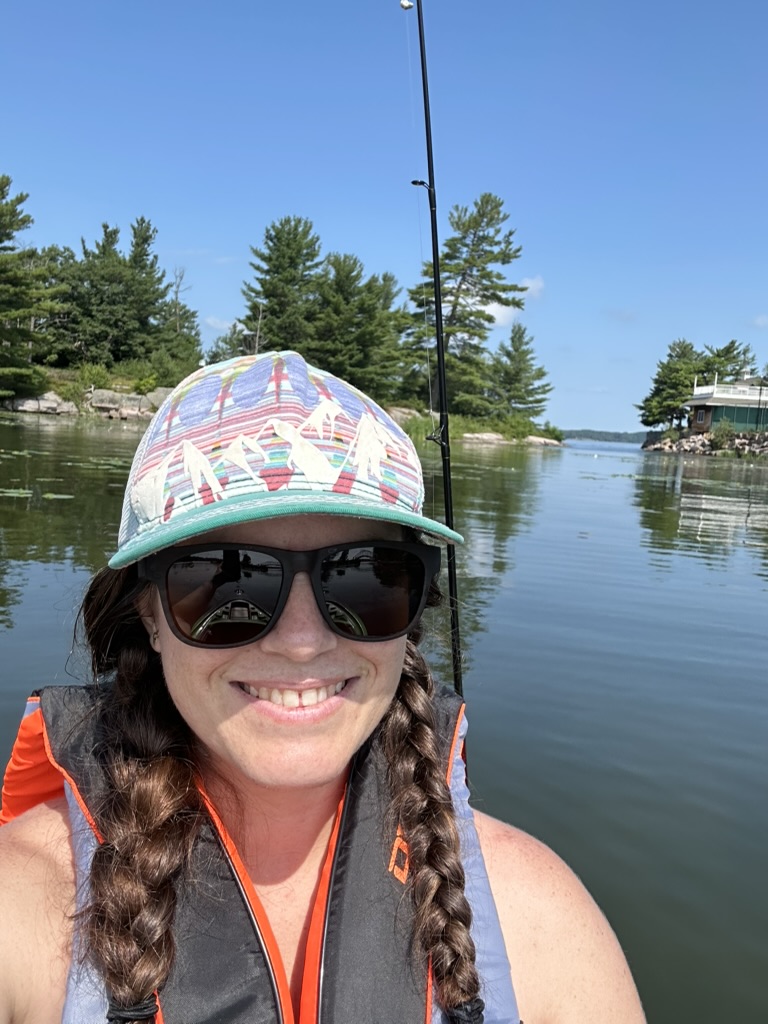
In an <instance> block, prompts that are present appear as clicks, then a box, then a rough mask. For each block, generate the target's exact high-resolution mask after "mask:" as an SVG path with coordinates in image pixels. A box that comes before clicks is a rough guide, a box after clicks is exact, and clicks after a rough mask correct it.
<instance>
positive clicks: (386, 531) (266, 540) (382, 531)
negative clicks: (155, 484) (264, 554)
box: [194, 515, 404, 551]
mask: <svg viewBox="0 0 768 1024" xmlns="http://www.w3.org/2000/svg"><path fill="white" fill-rule="evenodd" d="M403 539H404V532H403V528H402V527H401V526H398V525H397V524H396V523H385V522H380V521H378V520H375V519H361V518H358V517H357V516H323V515H300V516H281V517H278V518H276V519H268V520H265V521H264V520H263V521H260V522H250V523H236V524H234V525H232V526H225V527H222V528H221V529H219V530H212V531H211V532H210V533H206V534H203V535H202V536H200V537H195V538H194V543H195V544H198V543H205V542H206V541H209V540H210V541H212V542H217V543H222V544H248V545H258V544H263V545H264V546H265V547H270V548H285V549H287V550H291V549H292V550H295V551H300V550H309V549H312V548H322V547H327V546H329V545H331V544H345V543H347V542H348V541H363V540H403Z"/></svg>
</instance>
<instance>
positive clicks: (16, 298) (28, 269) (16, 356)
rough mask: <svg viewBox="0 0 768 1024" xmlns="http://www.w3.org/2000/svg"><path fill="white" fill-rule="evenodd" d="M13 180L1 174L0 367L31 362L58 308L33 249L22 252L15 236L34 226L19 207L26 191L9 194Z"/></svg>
mask: <svg viewBox="0 0 768 1024" xmlns="http://www.w3.org/2000/svg"><path fill="white" fill-rule="evenodd" d="M11 184H12V180H11V178H10V177H9V176H8V175H7V174H3V175H0V364H5V365H14V364H19V363H21V362H31V361H32V359H33V357H34V355H35V354H36V353H35V349H36V344H37V342H39V340H40V339H39V336H38V331H39V328H40V326H41V325H42V323H44V321H45V320H46V319H47V318H48V317H49V316H51V315H53V314H54V313H55V311H56V308H57V305H58V304H57V301H56V296H55V295H54V294H52V293H51V294H47V293H46V289H45V281H46V277H47V273H46V270H45V268H44V266H42V264H41V261H40V259H39V257H38V254H37V253H36V252H35V250H34V249H25V248H23V247H22V246H21V245H20V244H19V242H18V241H17V238H16V236H17V235H18V234H19V233H20V232H22V231H26V230H27V229H28V228H29V227H30V226H31V225H32V223H33V221H32V217H31V216H30V215H29V214H28V213H24V212H23V210H22V207H23V205H24V203H25V202H26V201H27V199H28V198H29V196H28V194H27V193H26V192H19V193H18V194H17V195H15V196H11V195H10V191H11Z"/></svg>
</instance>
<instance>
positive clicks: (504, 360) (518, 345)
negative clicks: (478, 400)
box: [491, 323, 552, 420]
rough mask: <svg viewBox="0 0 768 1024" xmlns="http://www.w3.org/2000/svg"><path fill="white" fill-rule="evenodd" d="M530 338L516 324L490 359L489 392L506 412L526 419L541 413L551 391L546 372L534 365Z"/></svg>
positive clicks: (520, 325)
mask: <svg viewBox="0 0 768 1024" xmlns="http://www.w3.org/2000/svg"><path fill="white" fill-rule="evenodd" d="M532 342H533V339H532V338H530V337H529V336H528V334H527V333H526V330H525V327H523V325H522V324H521V323H515V324H513V326H512V331H511V333H510V337H509V344H508V345H504V344H501V345H499V348H498V352H497V353H496V354H495V355H494V356H493V358H492V360H491V381H492V385H491V395H492V397H493V400H494V403H496V404H497V405H498V407H499V408H500V409H502V410H503V411H504V412H505V413H518V414H521V415H523V416H526V417H527V418H528V419H531V420H533V419H536V418H537V417H539V416H541V415H542V413H543V412H544V409H545V408H546V405H547V399H548V398H549V395H550V393H551V391H552V385H551V384H550V383H549V382H548V381H547V379H546V377H547V371H546V370H545V369H544V367H543V366H537V365H536V363H535V361H534V359H535V357H534V351H533V344H532Z"/></svg>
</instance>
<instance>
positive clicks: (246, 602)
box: [166, 548, 283, 646]
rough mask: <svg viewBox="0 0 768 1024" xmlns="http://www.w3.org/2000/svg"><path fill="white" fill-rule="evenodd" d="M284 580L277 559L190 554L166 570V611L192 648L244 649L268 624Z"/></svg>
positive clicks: (236, 553) (237, 552)
mask: <svg viewBox="0 0 768 1024" xmlns="http://www.w3.org/2000/svg"><path fill="white" fill-rule="evenodd" d="M282 579H283V571H282V567H281V565H280V563H279V562H278V561H277V559H275V558H273V557H272V556H271V555H266V554H264V553H263V552H260V551H249V550H247V549H231V548H218V549H216V548H212V549H211V550H209V551H193V552H190V554H189V555H187V556H182V557H181V558H177V559H176V561H175V562H173V563H172V564H171V566H170V568H169V569H168V574H167V577H166V586H167V594H168V606H169V608H170V611H171V615H172V616H173V620H174V622H175V623H176V626H177V628H178V629H179V631H180V632H181V633H182V635H183V636H185V637H186V638H187V639H189V640H193V641H194V642H195V643H198V644H201V645H204V646H230V645H232V646H234V645H235V644H241V643H248V642H250V641H252V640H256V639H258V637H259V636H260V635H261V634H262V633H263V632H264V630H265V629H266V628H267V626H268V625H269V623H270V622H271V620H272V616H273V614H274V611H275V608H276V607H277V602H278V598H279V596H280V587H281V584H282Z"/></svg>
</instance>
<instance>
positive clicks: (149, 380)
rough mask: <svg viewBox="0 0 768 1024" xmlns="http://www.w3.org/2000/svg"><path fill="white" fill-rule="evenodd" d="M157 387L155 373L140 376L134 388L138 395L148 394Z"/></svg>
mask: <svg viewBox="0 0 768 1024" xmlns="http://www.w3.org/2000/svg"><path fill="white" fill-rule="evenodd" d="M156 387H157V377H156V376H155V375H154V374H150V375H149V376H148V377H140V378H139V380H136V381H134V383H133V390H134V392H135V393H136V394H137V395H148V394H149V392H150V391H154V390H155V388H156Z"/></svg>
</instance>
